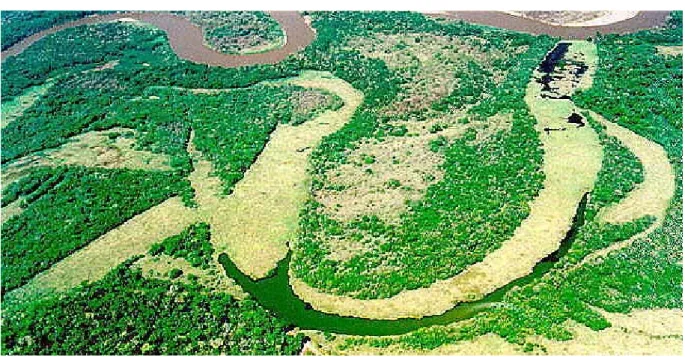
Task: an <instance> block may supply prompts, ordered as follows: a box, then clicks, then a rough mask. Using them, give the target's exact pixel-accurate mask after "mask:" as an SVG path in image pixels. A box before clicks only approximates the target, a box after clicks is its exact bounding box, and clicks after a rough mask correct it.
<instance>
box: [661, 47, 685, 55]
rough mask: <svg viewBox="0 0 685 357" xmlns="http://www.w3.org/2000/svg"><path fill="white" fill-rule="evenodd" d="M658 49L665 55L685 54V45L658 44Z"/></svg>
mask: <svg viewBox="0 0 685 357" xmlns="http://www.w3.org/2000/svg"><path fill="white" fill-rule="evenodd" d="M656 50H657V52H658V53H659V54H660V55H664V56H682V55H683V46H656Z"/></svg>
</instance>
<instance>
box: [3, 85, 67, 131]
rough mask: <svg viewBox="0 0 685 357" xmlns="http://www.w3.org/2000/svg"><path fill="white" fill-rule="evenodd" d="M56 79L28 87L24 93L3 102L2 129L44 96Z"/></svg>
mask: <svg viewBox="0 0 685 357" xmlns="http://www.w3.org/2000/svg"><path fill="white" fill-rule="evenodd" d="M54 84H55V82H54V81H52V80H48V81H47V82H45V83H44V84H42V85H39V86H34V87H31V88H29V89H27V90H26V91H25V92H24V93H22V94H21V95H20V96H17V97H16V98H14V99H12V100H11V101H9V102H6V103H3V104H2V108H1V109H0V112H2V119H0V129H4V128H5V127H6V126H7V125H8V124H9V123H11V122H13V121H15V120H17V119H18V118H20V117H21V116H22V114H24V112H25V111H26V110H27V109H28V108H31V107H32V106H33V104H34V103H36V101H37V100H38V98H40V97H42V96H43V95H44V94H45V93H46V92H47V91H48V90H49V89H50V88H51V87H52V86H53V85H54Z"/></svg>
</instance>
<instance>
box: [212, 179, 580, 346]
mask: <svg viewBox="0 0 685 357" xmlns="http://www.w3.org/2000/svg"><path fill="white" fill-rule="evenodd" d="M587 196H588V194H587V193H586V194H585V195H584V196H583V198H582V200H581V201H580V203H579V204H578V208H577V210H576V214H575V217H573V223H572V225H571V228H570V229H569V231H568V232H567V234H566V237H565V238H564V240H563V241H562V242H561V244H560V246H559V249H558V250H557V251H555V252H554V253H552V254H550V255H549V256H547V257H546V258H545V259H543V260H541V261H540V262H538V263H537V264H536V265H535V267H534V268H533V272H532V273H531V274H529V275H527V276H524V277H522V278H519V279H517V280H514V281H512V282H511V283H509V284H507V285H505V286H503V287H501V288H499V289H497V290H496V291H494V292H492V293H491V294H489V295H487V296H485V297H484V298H483V299H481V300H478V301H474V302H467V303H461V304H459V305H457V306H455V307H454V308H452V309H451V310H448V311H447V312H445V313H443V314H442V315H436V316H427V317H424V318H420V319H398V320H371V319H364V318H358V317H343V316H339V315H335V314H327V313H324V312H321V311H317V310H313V309H312V308H311V307H309V305H308V304H307V303H305V302H304V301H302V300H300V298H299V297H297V295H295V293H294V292H293V290H292V287H291V286H290V283H289V277H288V267H289V264H290V253H289V254H288V256H287V257H286V258H285V259H283V260H281V262H280V263H279V264H278V267H277V268H276V271H275V273H274V274H273V275H272V276H270V277H268V278H264V279H261V280H257V281H254V280H252V279H250V277H248V276H247V275H245V274H243V273H242V272H241V271H240V270H239V269H238V268H237V267H236V266H235V264H233V262H232V261H231V260H230V259H229V258H228V255H226V254H225V253H224V254H221V255H220V256H219V263H221V265H223V267H224V269H225V271H226V275H228V276H229V277H230V278H232V279H234V280H235V281H236V282H237V283H238V284H239V285H240V286H241V287H242V288H243V290H245V291H246V292H247V293H249V294H250V295H251V296H252V297H253V298H254V299H256V300H257V301H258V302H259V303H260V304H262V305H263V306H264V307H266V308H267V309H269V310H271V311H273V312H274V313H276V314H277V315H278V316H280V317H281V318H283V319H284V320H286V321H288V322H289V323H291V324H293V325H294V326H297V327H299V328H301V329H305V330H319V331H326V332H333V333H341V334H347V335H364V336H387V335H400V334H404V333H407V332H410V331H413V330H416V329H418V328H421V327H428V326H434V325H447V324H450V323H453V322H456V321H461V320H466V319H469V318H471V317H473V316H475V315H476V314H478V313H479V312H481V311H484V310H485V309H487V308H488V307H489V306H491V305H492V304H494V303H498V302H500V301H502V298H503V297H504V295H505V294H506V293H507V292H508V291H509V290H511V289H512V288H514V287H515V286H523V285H525V284H528V283H530V282H531V281H533V280H534V279H536V278H539V277H542V276H543V275H545V274H546V273H547V272H548V271H549V270H550V269H552V267H553V266H554V263H555V262H557V261H558V260H559V259H560V258H561V257H563V256H564V255H565V254H566V253H567V252H568V250H569V248H570V247H571V245H572V244H573V241H574V240H575V237H576V232H577V230H578V227H580V226H582V225H583V223H584V220H585V217H584V216H585V207H586V205H587Z"/></svg>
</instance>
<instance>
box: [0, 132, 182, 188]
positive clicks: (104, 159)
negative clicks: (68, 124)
mask: <svg viewBox="0 0 685 357" xmlns="http://www.w3.org/2000/svg"><path fill="white" fill-rule="evenodd" d="M133 133H134V131H133V130H132V129H123V128H114V129H109V130H104V131H91V132H87V133H84V134H80V135H77V136H74V137H73V138H71V140H70V141H69V142H67V143H65V144H63V145H61V146H60V147H58V148H56V149H48V150H44V151H41V152H37V153H33V154H31V155H28V156H24V157H22V158H19V159H17V160H15V161H12V162H11V163H9V164H6V165H4V167H3V168H2V182H3V185H4V186H6V185H8V184H10V183H12V182H14V181H16V180H18V179H20V178H21V177H23V176H24V175H26V174H27V173H28V172H29V171H30V170H31V169H32V168H34V167H37V166H60V165H77V166H87V167H103V168H127V169H132V170H162V171H166V170H171V167H170V165H169V162H170V158H169V157H168V156H167V155H163V154H157V153H152V152H149V151H144V150H138V149H135V139H133Z"/></svg>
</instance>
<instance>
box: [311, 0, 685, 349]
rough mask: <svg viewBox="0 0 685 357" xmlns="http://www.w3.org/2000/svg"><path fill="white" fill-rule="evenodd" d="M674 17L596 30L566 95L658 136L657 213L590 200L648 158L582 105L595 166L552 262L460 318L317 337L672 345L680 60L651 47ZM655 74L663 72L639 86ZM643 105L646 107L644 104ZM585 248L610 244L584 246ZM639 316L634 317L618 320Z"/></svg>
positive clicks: (445, 345) (677, 282) (637, 175)
mask: <svg viewBox="0 0 685 357" xmlns="http://www.w3.org/2000/svg"><path fill="white" fill-rule="evenodd" d="M681 18H682V15H681V14H679V13H675V14H674V18H673V20H672V21H671V23H670V26H669V27H667V28H665V29H661V30H657V31H647V32H642V33H637V34H634V35H625V36H607V37H603V38H601V40H600V41H599V42H598V44H597V47H598V55H599V62H598V68H597V69H596V72H594V73H596V77H595V80H594V81H593V82H594V83H593V86H592V87H591V88H588V87H585V91H584V92H582V93H580V94H578V95H575V96H574V97H573V100H574V102H575V103H576V104H577V105H578V106H579V107H581V108H587V109H592V110H595V111H597V112H598V113H601V114H602V115H603V116H604V117H605V118H607V119H608V120H611V121H612V122H616V123H618V124H619V125H621V126H623V127H624V128H627V129H629V130H630V131H632V132H633V133H634V134H630V136H631V137H632V136H633V135H636V134H637V135H640V136H641V137H642V139H639V140H637V139H636V141H640V142H643V141H645V140H649V141H650V142H651V144H649V145H643V146H646V147H655V145H656V147H661V148H663V150H665V151H666V153H667V155H668V158H669V161H670V165H671V166H673V171H672V172H674V173H675V180H674V182H675V185H676V186H675V187H676V190H675V195H674V196H673V197H672V198H671V201H670V204H669V207H668V209H667V211H666V217H665V219H664V220H663V221H659V220H655V217H650V216H642V217H637V216H638V215H637V214H636V215H635V216H633V217H634V218H637V219H635V220H633V221H631V222H627V223H617V224H610V223H606V222H603V221H602V220H601V215H599V213H600V212H602V211H603V210H606V209H610V208H608V207H612V206H614V205H616V204H619V203H618V202H625V200H627V197H629V196H630V195H631V194H634V192H636V191H637V189H638V188H639V187H644V186H646V185H649V184H646V185H645V184H644V181H645V180H646V179H647V175H646V173H645V172H646V166H647V165H651V164H650V163H649V160H647V159H648V158H645V157H644V156H643V159H640V158H639V157H640V156H641V154H640V151H639V150H636V152H635V153H631V151H630V149H629V148H630V147H631V144H629V143H627V142H626V143H625V146H624V144H622V142H623V140H619V139H621V137H620V136H619V139H616V138H614V137H612V136H610V133H612V131H610V130H608V129H607V128H605V127H603V126H602V125H601V124H600V123H597V122H594V121H593V120H592V118H593V117H595V115H593V114H590V115H589V116H590V119H589V124H590V125H592V126H593V127H594V129H595V130H596V131H597V132H598V134H599V138H600V141H601V143H602V146H603V151H604V158H603V161H602V168H601V170H600V172H599V174H598V180H597V182H596V184H595V187H594V190H593V194H592V195H591V196H590V199H589V201H588V204H587V208H586V211H585V222H584V223H583V224H582V226H581V227H580V228H579V229H578V231H577V232H576V235H575V240H574V242H573V244H572V245H571V246H570V248H569V251H568V253H567V254H566V255H564V256H563V258H562V259H561V260H559V261H557V262H556V263H555V267H554V269H553V270H552V271H550V272H549V273H548V274H546V275H545V276H543V277H541V278H538V279H534V280H533V281H531V282H529V283H527V284H526V285H524V286H522V287H520V288H519V289H514V290H512V291H510V292H508V293H507V294H506V295H505V297H504V299H503V301H502V303H501V304H499V306H496V307H493V308H491V309H490V310H489V311H486V312H485V313H482V314H480V315H478V316H477V317H475V318H474V319H471V320H469V321H466V322H462V323H459V324H454V325H451V326H448V327H433V328H429V329H425V330H419V331H417V332H415V333H411V334H408V335H405V336H399V337H397V338H391V339H372V338H366V339H355V338H352V339H350V338H348V337H344V336H339V337H338V338H334V339H328V340H327V341H326V342H321V344H322V346H323V348H327V347H329V348H331V349H332V351H336V352H333V353H341V352H340V349H342V351H347V352H343V353H353V354H354V353H379V351H385V352H388V351H412V352H411V353H417V354H420V353H428V354H435V353H446V352H449V353H468V352H469V351H485V352H486V353H487V352H488V351H489V352H492V353H495V352H498V351H499V352H504V353H517V354H520V353H534V354H537V353H554V354H567V353H570V354H574V353H581V354H584V353H590V351H592V352H591V353H666V354H679V353H681V352H682V329H681V324H682V300H681V298H682V297H681V296H682V264H681V263H679V262H681V261H682V252H681V250H680V246H681V244H682V221H681V218H680V217H681V214H682V213H681V212H682V203H681V201H682V199H681V195H682V176H681V175H680V173H679V172H680V170H681V164H680V161H681V159H680V155H681V148H682V141H681V140H682V139H681V135H682V134H681V133H682V132H681V129H680V128H681V125H680V119H676V118H680V116H681V115H682V106H681V102H680V101H679V100H678V98H681V96H682V92H681V88H680V85H681V81H682V64H681V63H680V62H678V59H677V58H676V59H674V60H673V61H671V60H670V59H669V58H668V57H663V56H662V55H660V54H659V53H658V51H657V49H656V48H655V45H665V44H674V43H679V42H681V41H682V37H681V35H680V34H679V33H680V29H681V28H682V22H681V20H680V19H681ZM628 44H630V46H629V45H628ZM625 51H628V52H629V53H630V54H631V55H626V54H625ZM641 61H646V62H649V63H653V64H654V65H655V66H656V68H658V70H656V71H655V72H652V69H650V70H649V71H648V72H647V70H646V69H645V68H644V67H643V66H640V65H639V64H638V63H640V62H641ZM588 72H590V73H593V72H592V70H589V71H588ZM657 80H660V81H663V83H668V84H665V85H664V86H662V87H660V89H659V90H658V91H654V90H651V91H649V92H647V90H648V89H647V88H649V87H650V85H652V83H654V82H655V81H657ZM638 92H639V93H640V95H637V93H638ZM626 98H630V99H628V100H627V99H626ZM648 103H649V104H648ZM655 103H656V104H655ZM650 106H655V108H653V109H647V108H650ZM666 108H669V109H666ZM588 114H589V113H588ZM624 130H625V129H623V130H621V132H625V131H624ZM613 133H614V134H616V131H613ZM650 156H651V157H659V155H650ZM640 160H644V161H642V162H641V161H640ZM669 171H670V170H668V169H664V170H662V171H661V172H660V174H659V176H660V177H662V176H663V175H666V176H668V172H669ZM665 186H666V187H668V186H669V185H668V184H665ZM667 191H668V190H666V191H662V190H658V194H656V195H653V196H651V197H650V199H649V200H645V201H643V202H641V205H644V207H645V213H649V212H652V213H653V214H656V212H655V211H654V210H653V209H651V208H650V207H652V206H651V205H652V204H657V205H658V203H657V202H662V201H661V200H660V198H659V197H660V195H661V194H665V193H666V192H667ZM655 193H657V192H655ZM661 207H663V206H661ZM632 209H633V208H632V207H631V210H632ZM634 211H635V212H638V211H640V210H639V209H637V208H634ZM617 242H618V243H617ZM608 247H609V248H608ZM611 247H613V248H611ZM605 248H607V250H604V249H605ZM593 252H607V253H608V254H606V255H605V256H603V255H600V256H599V257H597V256H595V257H593ZM584 257H589V258H587V259H583V258H584ZM638 316H639V317H638ZM637 319H640V320H639V321H640V322H641V324H642V326H643V327H642V329H636V328H635V327H634V325H632V323H630V322H628V321H637ZM497 336H499V337H497ZM541 336H542V337H541ZM331 341H332V342H331ZM505 341H506V342H505ZM512 344H513V345H512ZM517 346H518V347H517ZM637 351H639V352H637Z"/></svg>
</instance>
